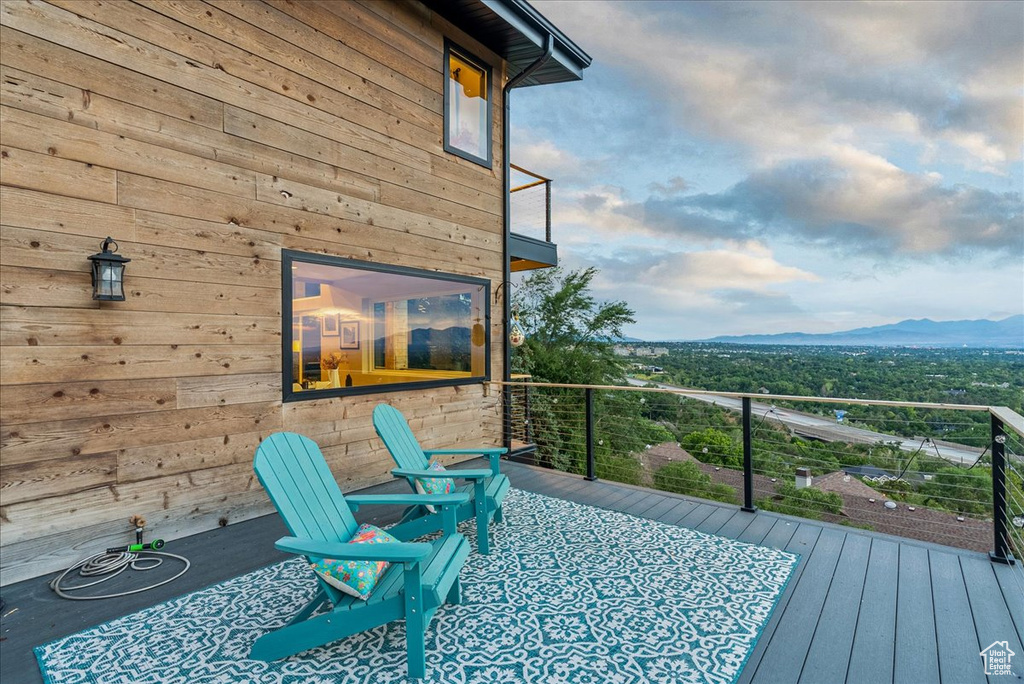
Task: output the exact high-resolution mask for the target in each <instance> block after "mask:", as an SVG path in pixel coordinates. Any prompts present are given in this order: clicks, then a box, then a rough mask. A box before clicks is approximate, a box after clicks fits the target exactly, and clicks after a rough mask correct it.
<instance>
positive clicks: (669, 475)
mask: <svg viewBox="0 0 1024 684" xmlns="http://www.w3.org/2000/svg"><path fill="white" fill-rule="evenodd" d="M515 380H519V381H514V382H511V383H507V384H506V383H495V384H498V385H503V384H504V385H505V386H506V388H507V389H506V396H508V397H509V405H510V411H508V413H507V415H508V416H510V419H509V420H510V423H509V424H508V425H506V432H505V435H506V440H507V441H508V442H509V443H510V444H511V445H512V446H515V447H518V448H517V449H515V450H514V453H515V452H518V454H519V455H520V456H526V455H528V456H529V458H530V460H532V461H533V462H534V463H536V464H537V465H542V466H546V467H551V468H556V469H559V470H563V471H569V472H574V473H578V474H580V475H584V476H585V477H586V479H588V480H595V479H597V478H603V479H607V480H612V481H617V482H624V483H627V484H634V485H643V486H647V487H653V488H656V489H661V490H666V491H672V492H676V493H680V494H686V495H689V496H694V497H697V498H704V499H713V500H718V501H724V502H729V503H735V504H738V505H740V506H742V508H743V510H746V511H754V510H757V509H759V508H760V509H763V510H771V511H776V512H779V513H784V514H789V515H795V516H799V517H805V518H813V519H817V520H822V521H825V522H832V523H836V524H842V525H849V526H854V527H861V528H865V529H870V530H874V531H876V532H881V533H887V534H892V535H897V536H901V537H906V538H911V539H918V540H921V541H925V542H931V543H936V544H942V545H946V546H955V547H959V548H965V549H973V550H976V551H988V552H990V556H991V558H992V560H994V561H998V562H1002V563H1010V564H1013V563H1014V562H1015V559H1014V555H1016V557H1017V559H1020V558H1021V557H1022V555H1024V418H1022V417H1021V416H1020V415H1018V414H1017V413H1015V412H1013V411H1011V410H1009V409H1007V408H1005V407H994V406H980V405H959V404H932V403H923V402H905V401H884V400H864V399H839V398H831V397H802V396H786V395H771V394H755V393H751V394H745V393H737V392H707V391H703V390H689V389H681V388H664V387H619V386H591V385H564V384H547V383H533V382H524V381H522V380H525V378H516V379H515ZM870 406H882V407H887V408H889V409H891V410H890V411H887V412H885V413H884V414H883V415H884V416H885V417H883V418H879V417H878V415H877V414H876V415H869V414H868V412H867V410H866V408H865V407H870ZM901 408H913V409H915V410H916V411H918V412H922V411H937V412H941V415H942V420H943V421H944V425H945V426H946V428H947V429H948V430H950V431H959V434H968V433H970V432H971V431H972V430H973V431H974V434H975V435H976V436H975V437H967V438H959V439H958V440H957V442H947V441H942V440H939V439H932V438H929V437H921V436H912V435H911V434H907V432H908V430H910V427H911V423H910V422H909V421H907V420H905V419H901V417H900V415H899V413H898V410H899V409H901ZM826 411H827V412H826ZM979 413H983V414H986V416H985V417H982V416H978V414H979ZM969 414H974V415H975V416H978V417H977V419H972V416H971V415H969ZM956 416H961V418H960V419H957V418H956ZM950 426H952V427H950ZM978 428H983V430H981V431H979V430H978ZM985 433H988V434H985ZM1016 565H1017V570H1019V571H1020V572H1019V573H1015V574H1019V575H1020V582H1021V587H1022V590H1024V563H1020V562H1018V563H1016Z"/></svg>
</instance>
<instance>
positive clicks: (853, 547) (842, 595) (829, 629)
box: [800, 534, 871, 684]
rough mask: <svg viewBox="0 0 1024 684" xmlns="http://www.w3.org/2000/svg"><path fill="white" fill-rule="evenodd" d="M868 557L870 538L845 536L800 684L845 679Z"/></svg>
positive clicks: (816, 683)
mask: <svg viewBox="0 0 1024 684" xmlns="http://www.w3.org/2000/svg"><path fill="white" fill-rule="evenodd" d="M870 553H871V539H870V538H868V537H863V536H861V535H858V534H848V535H846V540H845V541H844V543H843V550H842V553H840V554H839V563H838V564H837V565H836V574H835V576H834V577H833V578H832V584H831V586H829V588H828V595H827V596H826V597H825V605H824V607H823V608H822V610H821V617H820V618H819V619H818V626H817V628H816V629H815V630H814V637H813V638H812V639H811V646H810V649H809V651H808V653H807V659H806V660H805V662H804V667H803V672H802V673H801V674H800V684H833V683H834V682H841V681H843V680H844V679H846V670H847V666H848V665H849V662H850V652H851V651H852V649H853V635H854V630H855V629H856V627H857V615H858V613H859V612H860V605H861V596H862V595H863V592H864V579H865V575H866V574H867V568H868V557H869V555H870ZM851 618H852V619H851Z"/></svg>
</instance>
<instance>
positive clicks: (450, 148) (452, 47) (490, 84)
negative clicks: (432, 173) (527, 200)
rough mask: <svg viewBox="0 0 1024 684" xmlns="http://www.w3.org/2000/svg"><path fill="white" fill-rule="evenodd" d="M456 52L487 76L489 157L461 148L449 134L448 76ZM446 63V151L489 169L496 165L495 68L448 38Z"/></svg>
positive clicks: (443, 118) (442, 124) (444, 116)
mask: <svg viewBox="0 0 1024 684" xmlns="http://www.w3.org/2000/svg"><path fill="white" fill-rule="evenodd" d="M453 51H454V52H455V54H456V55H458V56H459V57H460V58H461V59H463V60H464V61H467V62H470V63H471V64H472V65H473V66H475V67H478V68H479V69H481V70H483V72H484V73H485V74H486V78H487V88H486V93H487V100H486V102H487V126H486V131H487V157H486V158H485V157H478V156H476V155H475V154H472V153H471V152H467V151H465V150H462V149H459V148H458V147H455V146H454V145H452V143H451V140H450V135H449V121H448V105H449V102H450V101H451V78H449V76H448V65H449V63H450V57H451V54H452V52H453ZM443 59H444V63H443V64H442V65H441V69H442V73H443V74H444V104H443V108H444V111H443V113H442V116H441V127H442V128H443V129H444V151H445V152H448V153H450V154H454V155H455V156H457V157H461V158H463V159H465V160H467V161H471V162H473V163H474V164H479V165H480V166H485V167H487V168H488V169H490V168H493V166H494V151H493V149H492V148H493V137H494V136H493V129H494V103H493V101H492V100H493V96H492V95H493V93H492V92H491V91H492V90H493V88H494V81H493V80H492V78H493V74H494V69H493V68H492V67H491V65H490V64H488V63H487V62H485V61H484V60H482V59H480V58H479V57H477V56H476V55H474V54H473V53H472V52H469V51H468V50H465V49H463V48H462V46H460V45H458V44H457V43H454V42H453V41H451V40H449V39H448V38H445V39H444V57H443Z"/></svg>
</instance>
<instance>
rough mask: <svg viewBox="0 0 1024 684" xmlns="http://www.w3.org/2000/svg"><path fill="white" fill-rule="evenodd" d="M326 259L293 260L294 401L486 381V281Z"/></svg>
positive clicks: (291, 263)
mask: <svg viewBox="0 0 1024 684" xmlns="http://www.w3.org/2000/svg"><path fill="white" fill-rule="evenodd" d="M316 259H317V261H316V262H312V261H310V262H306V261H302V260H301V256H297V255H296V256H293V257H292V258H291V259H288V260H286V261H287V262H288V263H290V268H291V273H292V277H291V293H289V296H291V300H292V330H291V335H292V339H291V350H292V359H291V390H292V393H304V392H311V391H317V390H336V389H341V388H345V387H354V388H359V387H366V386H379V385H394V384H407V383H415V382H433V383H437V382H438V381H445V380H451V381H461V380H472V379H484V378H485V376H486V375H487V368H486V363H487V337H488V336H487V334H486V327H487V284H486V282H485V281H480V280H477V279H466V280H469V281H472V282H463V280H462V279H458V280H456V279H453V278H448V277H445V276H443V275H434V274H430V275H417V274H415V273H410V272H406V271H405V270H403V272H400V273H396V272H390V271H381V270H375V269H374V267H373V266H372V265H369V264H366V265H363V264H358V262H355V263H354V262H351V261H344V260H337V261H338V262H339V263H338V264H334V263H324V261H332V260H330V259H324V258H320V257H317V258H316ZM341 264H344V265H341Z"/></svg>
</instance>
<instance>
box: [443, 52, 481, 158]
mask: <svg viewBox="0 0 1024 684" xmlns="http://www.w3.org/2000/svg"><path fill="white" fill-rule="evenodd" d="M444 63H445V70H446V72H447V74H448V77H447V78H446V79H445V82H444V118H445V121H444V149H445V151H446V152H451V153H452V154H457V155H459V156H460V157H462V158H463V159H468V160H470V161H472V162H476V163H477V164H482V165H484V166H486V167H488V168H490V166H491V98H490V89H491V68H490V67H489V66H487V65H486V64H485V63H484V62H481V61H480V60H479V59H476V58H475V57H472V56H470V55H469V53H467V52H465V51H464V50H462V49H461V48H458V47H456V46H454V45H452V44H451V43H448V42H445V45H444Z"/></svg>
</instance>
